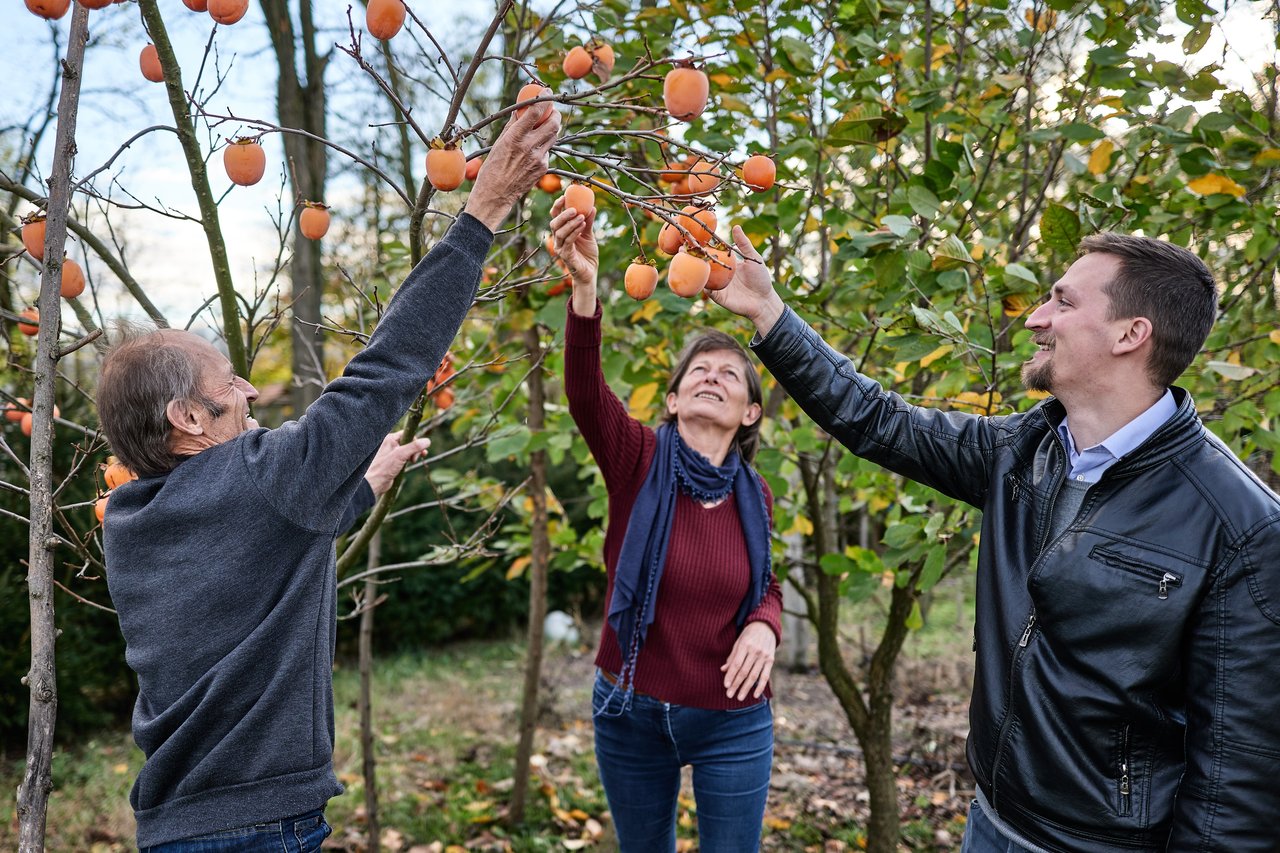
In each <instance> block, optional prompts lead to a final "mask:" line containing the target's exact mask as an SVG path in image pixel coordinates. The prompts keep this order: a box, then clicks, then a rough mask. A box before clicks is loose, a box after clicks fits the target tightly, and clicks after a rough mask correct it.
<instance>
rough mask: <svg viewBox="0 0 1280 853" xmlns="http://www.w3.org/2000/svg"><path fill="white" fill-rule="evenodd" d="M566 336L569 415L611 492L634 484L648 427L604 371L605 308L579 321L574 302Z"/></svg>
mask: <svg viewBox="0 0 1280 853" xmlns="http://www.w3.org/2000/svg"><path fill="white" fill-rule="evenodd" d="M568 311H569V317H568V321H567V322H566V324H565V334H564V344H565V347H564V348H565V353H564V392H565V396H566V397H567V398H568V399H569V414H570V415H571V416H572V417H573V422H574V423H575V424H577V425H578V430H579V432H581V433H582V438H583V440H584V441H586V443H587V448H588V449H589V450H590V451H591V456H592V458H594V459H595V460H596V464H597V465H598V466H600V473H601V475H602V476H603V477H604V483H605V487H606V488H607V489H608V490H609V491H610V492H611V493H612V492H614V491H615V490H617V489H618V488H619V487H621V486H624V485H627V484H629V483H632V482H633V481H634V479H635V477H636V476H638V475H639V474H640V472H638V471H637V470H636V468H637V466H638V465H639V464H640V461H641V459H642V458H643V455H644V442H645V433H646V432H647V431H648V427H646V426H645V425H644V424H642V423H640V422H639V421H637V420H636V419H635V418H633V417H631V414H630V413H629V412H628V411H627V407H626V406H624V405H623V404H622V401H621V400H619V399H618V395H616V394H614V393H613V390H612V389H611V388H610V387H609V383H607V382H606V381H605V378H604V372H603V371H602V370H601V369H600V321H601V313H602V312H601V307H600V303H599V301H597V302H596V311H595V314H593V315H592V316H590V317H580V316H578V315H577V314H575V313H574V312H573V303H572V301H570V303H569V308H568Z"/></svg>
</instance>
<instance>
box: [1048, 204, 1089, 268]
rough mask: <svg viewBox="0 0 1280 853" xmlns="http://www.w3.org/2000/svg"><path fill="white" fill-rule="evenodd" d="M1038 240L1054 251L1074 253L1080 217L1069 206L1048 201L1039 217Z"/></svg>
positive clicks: (1067, 253)
mask: <svg viewBox="0 0 1280 853" xmlns="http://www.w3.org/2000/svg"><path fill="white" fill-rule="evenodd" d="M1040 242H1042V243H1044V244H1045V245H1046V246H1048V247H1049V248H1050V249H1052V250H1054V251H1055V252H1061V253H1062V254H1066V255H1072V254H1075V251H1076V245H1077V244H1078V243H1079V242H1080V217H1078V216H1076V214H1075V211H1073V210H1071V209H1070V208H1067V207H1063V206H1062V205H1060V204H1056V203H1050V204H1049V205H1048V206H1046V207H1045V209H1044V214H1043V215H1042V216H1041V217H1040Z"/></svg>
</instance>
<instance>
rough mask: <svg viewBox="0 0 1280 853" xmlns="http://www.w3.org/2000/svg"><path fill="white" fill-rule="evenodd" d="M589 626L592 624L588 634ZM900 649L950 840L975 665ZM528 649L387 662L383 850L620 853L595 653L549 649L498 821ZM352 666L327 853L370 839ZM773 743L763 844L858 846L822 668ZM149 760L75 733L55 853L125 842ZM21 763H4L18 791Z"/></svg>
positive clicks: (689, 833) (846, 768) (60, 765)
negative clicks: (598, 720) (530, 766)
mask: <svg viewBox="0 0 1280 853" xmlns="http://www.w3.org/2000/svg"><path fill="white" fill-rule="evenodd" d="M588 636H591V635H590V634H588ZM956 645H958V644H957V643H954V642H948V643H947V644H946V648H945V649H943V650H941V651H940V650H939V649H938V648H936V647H926V645H925V644H923V643H917V644H915V645H914V646H913V644H910V643H909V644H908V648H907V650H906V651H905V652H904V658H903V661H902V664H901V667H900V671H899V675H898V685H899V687H898V691H897V692H898V696H899V701H898V705H897V707H896V708H895V755H896V756H897V757H898V758H899V761H900V762H902V764H901V769H900V773H899V777H898V786H899V803H900V806H901V809H902V820H903V842H902V849H904V850H929V851H944V850H958V849H959V846H960V838H961V835H962V834H963V832H964V822H963V821H964V818H963V815H964V813H965V810H966V808H967V805H968V802H969V798H970V797H971V795H972V780H971V777H970V776H969V775H968V771H967V770H966V769H965V767H964V737H965V734H966V732H967V727H968V723H967V716H966V715H967V697H968V684H969V679H970V677H971V675H970V666H971V664H970V660H971V658H970V657H969V655H968V654H965V652H967V648H965V649H963V650H954V647H955V646H956ZM522 653H523V650H522V648H521V646H520V645H519V644H517V643H514V642H510V641H491V642H482V643H468V644H463V645H457V646H452V647H449V648H446V649H443V650H438V651H431V652H425V653H422V654H419V655H410V656H400V657H394V658H391V659H387V660H380V661H379V662H378V668H377V673H376V678H375V699H374V704H375V731H376V734H377V739H378V753H377V754H378V768H377V774H378V782H379V791H380V795H381V796H380V800H379V820H380V825H381V828H382V829H381V833H380V835H381V840H382V847H383V849H384V850H391V851H402V853H408V851H412V853H445V851H448V853H458V851H467V850H480V851H487V850H491V851H508V850H510V851H537V850H580V849H589V850H593V851H614V850H616V845H615V844H614V843H613V841H612V828H611V826H610V825H609V819H608V813H607V804H606V803H605V800H604V796H603V794H602V792H601V790H600V788H599V783H598V781H597V780H596V776H595V766H594V758H593V755H592V746H591V724H590V708H589V703H590V687H591V683H592V673H593V669H592V663H591V657H592V655H591V651H590V650H589V649H587V648H585V647H578V648H565V647H558V648H553V649H552V650H550V652H549V653H548V656H547V659H546V662H545V666H544V676H543V681H542V688H541V703H540V704H541V713H540V719H539V728H538V732H537V736H536V740H535V751H536V754H535V756H534V766H535V768H536V779H535V785H536V790H535V791H533V792H531V794H530V797H529V805H528V810H527V821H526V825H525V827H524V828H523V829H518V830H507V829H505V828H504V826H503V819H504V817H505V814H506V802H507V799H508V796H509V793H510V790H511V787H512V780H511V765H512V760H513V755H514V743H515V738H516V729H517V724H516V721H517V713H518V707H519V705H518V703H519V690H520V684H521V670H520V668H521V666H522V661H523V658H522ZM357 688H358V678H357V675H356V673H355V672H354V671H353V665H352V664H351V663H350V662H344V663H343V664H341V665H340V666H339V668H338V670H337V672H335V690H336V697H337V716H336V726H337V731H338V743H337V748H336V750H335V754H334V763H335V767H336V770H337V772H338V774H339V777H340V778H341V779H342V781H343V782H344V783H345V784H346V786H347V793H346V794H345V795H343V796H341V797H338V798H336V799H334V800H333V801H332V802H331V803H330V804H329V809H328V817H329V821H330V823H331V824H332V825H333V827H334V834H333V837H332V838H330V839H329V841H328V842H327V843H326V848H327V849H334V850H349V851H362V850H366V849H367V838H368V827H367V816H366V814H365V808H364V784H363V779H362V776H361V762H360V756H359V752H358V749H359V733H358V715H357V712H356V696H357ZM774 693H775V699H774V717H775V724H776V736H777V750H776V757H775V762H774V772H773V783H772V790H771V792H770V797H769V805H768V811H767V814H766V818H765V824H766V829H765V836H764V841H763V844H762V847H763V849H764V850H769V851H782V850H786V851H821V853H828V851H841V850H856V849H859V846H860V843H862V841H863V834H862V827H863V826H864V824H865V819H866V813H867V803H866V794H865V791H864V788H863V785H862V767H861V762H860V758H859V756H860V753H859V751H858V749H857V746H856V742H855V740H854V739H853V736H852V732H851V730H850V728H849V725H848V723H847V721H846V720H845V718H844V716H843V713H842V712H841V710H840V708H839V705H838V704H837V703H836V702H835V700H834V698H833V697H832V694H831V692H830V690H829V689H828V688H827V686H826V683H825V682H824V681H823V679H822V677H821V676H820V675H818V674H817V672H816V671H814V670H807V671H800V672H788V671H778V672H776V673H775V679H774ZM140 765H141V755H140V753H138V751H137V750H136V749H135V748H134V747H133V746H132V743H131V741H130V740H129V738H128V734H127V732H125V731H111V732H106V733H102V734H99V735H98V736H96V737H94V738H92V739H89V740H86V741H83V742H81V743H79V744H78V745H76V746H74V747H70V748H68V749H67V750H65V751H60V752H59V753H58V754H57V755H56V756H55V763H54V780H55V785H56V790H55V792H54V795H53V798H52V800H51V805H50V814H49V837H48V840H49V844H48V849H49V850H50V851H85V850H88V851H94V853H114V851H124V850H131V849H134V848H132V847H131V846H130V845H131V841H132V834H133V819H132V816H131V814H130V812H129V809H128V801H127V797H128V790H129V786H130V784H131V783H132V779H133V776H134V775H135V774H136V772H137V769H138V767H139V766H140ZM21 772H22V768H21V764H20V763H19V762H18V761H11V762H8V763H6V764H5V765H3V766H0V777H2V778H0V784H2V785H3V786H4V787H5V789H7V790H9V791H13V790H14V789H15V788H16V786H17V784H18V782H19V781H20V779H21ZM13 811H14V808H13V804H12V800H9V802H6V803H5V804H4V805H3V806H2V807H0V817H3V818H4V822H3V824H0V849H10V848H11V847H12V846H14V842H15V840H16V823H15V820H16V819H15V817H14V815H13ZM680 812H681V814H680V824H681V830H680V833H681V842H680V843H681V849H682V850H696V849H697V847H696V841H695V833H694V831H693V830H694V826H695V817H694V810H693V801H692V798H691V796H689V794H688V786H687V778H686V794H685V795H684V796H682V797H681V805H680Z"/></svg>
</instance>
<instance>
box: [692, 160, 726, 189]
mask: <svg viewBox="0 0 1280 853" xmlns="http://www.w3.org/2000/svg"><path fill="white" fill-rule="evenodd" d="M685 181H686V182H687V183H688V185H689V192H690V193H691V194H693V195H704V194H706V193H709V192H711V191H712V190H714V189H715V188H716V187H718V186H720V172H719V170H717V169H716V167H715V166H713V165H711V164H710V163H708V162H707V161H706V160H703V159H698V160H697V161H696V162H695V163H694V164H693V165H692V166H690V167H689V173H688V175H687V176H686V177H685Z"/></svg>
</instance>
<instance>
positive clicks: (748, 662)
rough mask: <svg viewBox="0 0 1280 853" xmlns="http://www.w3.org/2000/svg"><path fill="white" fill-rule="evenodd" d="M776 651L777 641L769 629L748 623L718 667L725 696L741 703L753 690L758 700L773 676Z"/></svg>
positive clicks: (758, 624) (765, 626)
mask: <svg viewBox="0 0 1280 853" xmlns="http://www.w3.org/2000/svg"><path fill="white" fill-rule="evenodd" d="M777 648H778V638H777V637H775V636H774V634H773V629H772V628H770V627H769V626H768V625H767V624H765V623H764V622H748V623H747V627H745V628H743V629H742V633H741V634H739V635H738V640H737V642H735V643H734V644H733V651H731V652H730V653H729V659H728V660H727V661H725V662H724V665H723V666H721V667H720V671H721V672H723V673H724V688H725V695H727V696H728V697H729V698H730V699H734V698H736V699H737V700H738V701H742V700H743V699H745V698H747V693H749V692H752V688H753V687H754V688H755V690H754V693H753V695H754V697H755V698H756V699H759V698H760V696H761V695H762V694H763V693H764V688H765V685H767V684H768V683H769V674H770V673H771V672H773V653H774V652H775V651H777ZM734 694H737V695H736V696H735V695H734Z"/></svg>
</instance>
